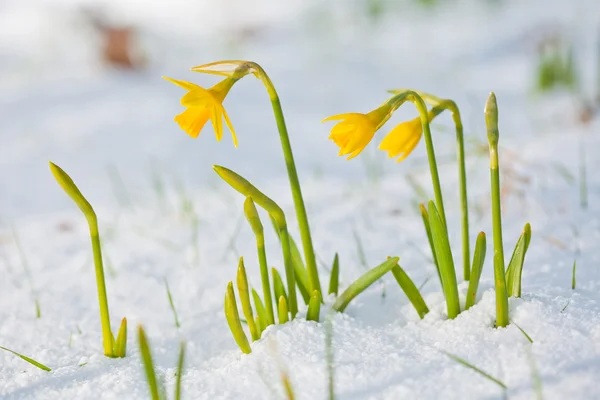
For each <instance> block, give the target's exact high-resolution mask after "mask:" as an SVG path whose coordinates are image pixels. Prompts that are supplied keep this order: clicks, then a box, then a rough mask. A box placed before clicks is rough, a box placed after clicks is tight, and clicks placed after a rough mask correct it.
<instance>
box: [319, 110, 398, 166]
mask: <svg viewBox="0 0 600 400" xmlns="http://www.w3.org/2000/svg"><path fill="white" fill-rule="evenodd" d="M390 116H391V107H390V106H389V105H388V104H383V105H382V106H380V107H379V108H377V109H375V110H373V111H371V112H369V113H367V114H361V113H347V114H338V115H333V116H331V117H328V118H325V119H324V120H323V121H322V122H326V121H337V120H341V121H340V122H338V123H337V124H335V126H334V127H333V128H332V129H331V133H330V135H329V139H331V140H332V141H333V142H334V143H335V144H336V145H338V146H339V148H340V152H339V153H338V156H344V155H347V154H349V156H348V157H347V158H346V159H347V160H350V159H351V158H354V157H356V156H357V155H359V154H360V153H361V152H362V151H363V150H364V149H365V147H366V146H367V145H368V144H369V142H370V141H371V139H373V136H374V135H375V132H376V131H377V130H378V129H379V128H381V126H382V125H383V124H385V122H386V121H387V120H388V119H389V118H390Z"/></svg>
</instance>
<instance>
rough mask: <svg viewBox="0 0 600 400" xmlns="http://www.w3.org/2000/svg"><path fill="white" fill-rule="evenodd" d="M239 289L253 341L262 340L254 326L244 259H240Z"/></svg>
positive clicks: (238, 272)
mask: <svg viewBox="0 0 600 400" xmlns="http://www.w3.org/2000/svg"><path fill="white" fill-rule="evenodd" d="M236 282H237V288H238V293H239V295H240V303H242V311H243V312H244V316H245V317H246V321H247V323H248V329H250V335H251V336H252V341H255V340H258V339H260V334H259V332H258V330H257V329H256V325H255V324H254V313H253V312H252V304H251V303H250V292H249V289H248V276H247V275H246V267H245V266H244V258H243V257H240V262H239V264H238V271H237V281H236Z"/></svg>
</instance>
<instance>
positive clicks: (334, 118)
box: [321, 113, 365, 122]
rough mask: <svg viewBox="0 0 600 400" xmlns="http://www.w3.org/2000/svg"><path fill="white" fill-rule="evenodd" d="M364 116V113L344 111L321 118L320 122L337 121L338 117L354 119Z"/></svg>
mask: <svg viewBox="0 0 600 400" xmlns="http://www.w3.org/2000/svg"><path fill="white" fill-rule="evenodd" d="M361 116H362V117H364V116H365V115H364V114H361V113H345V114H336V115H332V116H331V117H327V118H325V119H324V120H322V121H321V122H327V121H337V120H340V119H348V120H353V119H356V118H357V117H361Z"/></svg>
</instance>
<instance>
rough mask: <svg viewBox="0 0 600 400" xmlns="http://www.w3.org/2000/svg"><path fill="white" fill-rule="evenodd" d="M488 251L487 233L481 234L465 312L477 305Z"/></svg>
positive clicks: (476, 249) (478, 237)
mask: <svg viewBox="0 0 600 400" xmlns="http://www.w3.org/2000/svg"><path fill="white" fill-rule="evenodd" d="M486 249H487V247H486V239H485V233H484V232H479V235H477V242H476V243H475V254H474V255H473V267H472V268H471V280H470V281H469V289H468V290H467V301H466V303H465V310H468V309H469V308H471V307H472V306H473V305H474V304H475V300H476V298H477V289H478V288H479V280H480V278H481V271H482V270H483V263H484V261H485V253H486Z"/></svg>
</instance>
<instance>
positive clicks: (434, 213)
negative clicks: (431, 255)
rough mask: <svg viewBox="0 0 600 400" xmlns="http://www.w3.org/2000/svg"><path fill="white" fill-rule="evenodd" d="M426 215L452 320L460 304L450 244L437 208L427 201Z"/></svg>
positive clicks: (457, 312) (458, 310)
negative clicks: (427, 215)
mask: <svg viewBox="0 0 600 400" xmlns="http://www.w3.org/2000/svg"><path fill="white" fill-rule="evenodd" d="M428 214H429V225H430V226H431V235H432V238H433V247H434V249H435V253H436V256H437V260H438V262H439V267H440V275H441V278H442V288H443V290H444V297H445V298H446V307H447V311H448V318H450V319H453V318H456V316H457V315H458V314H460V303H459V301H458V287H457V283H456V272H455V270H454V261H453V259H452V251H451V250H450V242H449V241H448V232H447V231H446V227H445V226H444V223H443V222H442V220H441V218H440V214H439V213H438V210H437V207H436V206H435V204H434V202H433V201H431V200H430V201H429V210H428Z"/></svg>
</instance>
